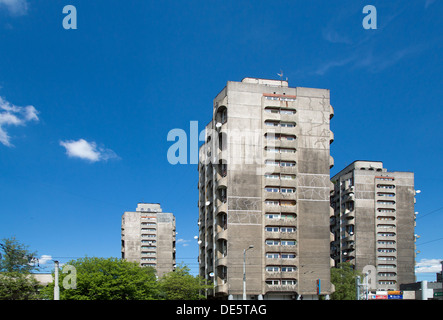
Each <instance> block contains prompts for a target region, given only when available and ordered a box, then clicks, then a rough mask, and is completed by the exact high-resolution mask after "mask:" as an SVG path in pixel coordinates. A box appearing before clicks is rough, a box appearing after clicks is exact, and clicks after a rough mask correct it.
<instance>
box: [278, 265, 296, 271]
mask: <svg viewBox="0 0 443 320" xmlns="http://www.w3.org/2000/svg"><path fill="white" fill-rule="evenodd" d="M295 270H296V268H295V267H283V266H282V267H281V272H294V271H295Z"/></svg>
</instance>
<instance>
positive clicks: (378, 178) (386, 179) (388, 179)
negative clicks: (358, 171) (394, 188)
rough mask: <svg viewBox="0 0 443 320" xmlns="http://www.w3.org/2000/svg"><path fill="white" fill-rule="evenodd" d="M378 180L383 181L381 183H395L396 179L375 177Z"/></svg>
mask: <svg viewBox="0 0 443 320" xmlns="http://www.w3.org/2000/svg"><path fill="white" fill-rule="evenodd" d="M375 179H376V180H381V181H394V180H395V179H394V178H392V177H375Z"/></svg>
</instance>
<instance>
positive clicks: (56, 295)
mask: <svg viewBox="0 0 443 320" xmlns="http://www.w3.org/2000/svg"><path fill="white" fill-rule="evenodd" d="M54 265H55V270H54V300H60V288H59V287H58V266H59V264H58V261H57V260H54Z"/></svg>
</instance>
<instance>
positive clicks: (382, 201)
mask: <svg viewBox="0 0 443 320" xmlns="http://www.w3.org/2000/svg"><path fill="white" fill-rule="evenodd" d="M377 203H378V204H392V205H394V204H395V201H386V200H377Z"/></svg>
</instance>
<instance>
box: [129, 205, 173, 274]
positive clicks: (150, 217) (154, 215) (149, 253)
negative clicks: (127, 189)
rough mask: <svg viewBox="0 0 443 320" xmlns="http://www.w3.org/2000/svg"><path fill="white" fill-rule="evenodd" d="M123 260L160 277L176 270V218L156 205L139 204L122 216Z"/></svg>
mask: <svg viewBox="0 0 443 320" xmlns="http://www.w3.org/2000/svg"><path fill="white" fill-rule="evenodd" d="M121 241H122V246H121V252H122V258H123V259H126V260H128V261H135V262H138V263H140V265H141V266H150V267H154V268H155V269H156V271H157V275H158V276H159V277H161V276H162V275H163V274H165V273H167V272H171V271H173V270H174V268H175V217H174V215H173V214H172V213H167V212H162V209H161V207H160V204H158V203H139V204H138V205H137V209H136V211H134V212H125V213H124V214H123V216H122V239H121Z"/></svg>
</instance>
